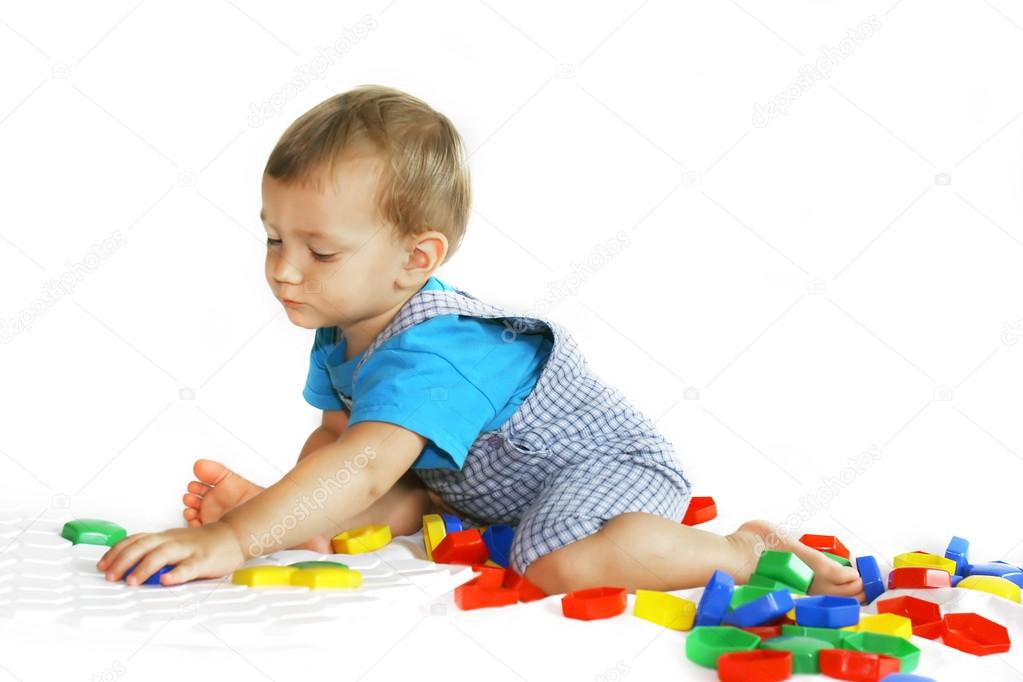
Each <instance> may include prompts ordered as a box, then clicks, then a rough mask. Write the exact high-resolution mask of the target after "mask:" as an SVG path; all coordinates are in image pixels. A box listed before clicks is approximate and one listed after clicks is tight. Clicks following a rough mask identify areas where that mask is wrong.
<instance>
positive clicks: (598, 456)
mask: <svg viewBox="0 0 1023 682" xmlns="http://www.w3.org/2000/svg"><path fill="white" fill-rule="evenodd" d="M448 314H457V315H472V316H476V317H484V318H502V319H503V322H504V324H505V325H506V328H507V329H506V335H508V340H509V341H510V340H513V338H514V335H515V334H548V335H550V336H551V337H552V338H553V346H552V348H551V353H550V355H549V356H548V359H547V363H546V365H545V366H544V368H543V371H542V373H541V375H540V378H539V379H538V380H537V383H536V386H535V387H534V388H533V391H532V392H531V393H530V394H529V396H527V398H526V399H525V401H523V402H522V404H521V405H519V408H518V410H516V411H515V413H514V414H512V416H511V417H510V418H509V419H508V420H507V421H505V423H504V424H502V425H501V426H500V427H499V428H498V429H496V430H493V431H485V432H483V433H481V434H480V435H479V437H478V438H477V439H476V440H475V441H474V442H473V444H472V446H471V447H470V449H469V453H468V456H467V457H466V460H465V465H464V466H463V467H462V469H460V470H457V471H455V470H450V469H414V471H415V472H416V474H417V475H418V476H419V478H420V480H422V481H423V483H424V484H425V485H426V486H427V487H428V488H430V489H431V490H433V491H434V492H436V493H437V494H439V495H441V496H442V497H443V498H444V500H445V501H446V502H447V503H448V504H450V505H451V506H452V507H455V508H457V509H458V510H459V511H461V512H462V521H463V525H464V526H465V527H467V528H474V527H479V526H481V525H484V524H498V523H501V524H507V525H510V526H515V527H516V532H515V537H514V540H513V541H512V546H511V555H510V559H509V563H510V566H511V567H512V568H513V569H514V570H515V571H516V572H517V573H519V574H520V575H522V574H524V573H525V571H526V568H527V567H528V566H529V565H530V564H531V563H532V562H533V561H535V560H536V559H538V558H540V557H541V556H544V555H546V554H549V553H550V552H553V551H555V550H557V549H560V548H562V547H564V546H565V545H568V544H570V543H572V542H575V541H576V540H581V539H583V538H585V537H588V536H590V535H592V534H594V533H596V532H597V531H598V530H600V528H601V527H602V526H603V525H604V523H606V522H607V521H608V520H610V519H611V518H613V517H615V516H618V515H619V514H624V513H626V512H635V511H638V512H647V513H649V514H655V515H657V516H663V517H665V518H668V519H672V520H674V521H679V522H681V520H682V517H683V515H684V514H685V510H686V507H687V506H688V505H689V499H690V496H691V492H690V484H689V481H688V479H687V478H686V476H685V474H684V473H683V472H682V469H681V467H680V466H679V463H678V461H677V459H676V457H675V451H674V448H673V446H672V444H671V443H670V442H669V441H668V440H667V439H666V438H665V437H664V436H663V435H662V434H661V433H660V432H659V431H658V430H657V428H656V427H655V425H654V424H653V423H652V422H651V421H650V420H649V419H648V418H647V417H646V416H645V415H644V414H642V413H641V412H639V411H638V410H637V409H636V408H635V407H633V406H632V405H631V404H630V403H629V402H628V401H627V400H626V399H625V398H624V397H623V396H622V394H621V393H620V392H619V391H618V390H617V389H616V388H614V387H612V386H609V385H607V384H605V383H604V382H603V381H602V380H601V379H600V378H599V377H597V376H596V375H595V374H594V373H593V372H592V371H591V370H590V369H589V367H588V365H587V363H586V360H585V358H584V357H583V355H582V353H581V352H580V351H579V349H578V346H577V345H576V343H575V340H574V339H573V338H572V336H571V334H569V333H568V331H567V330H566V329H565V328H564V327H562V326H561V325H559V324H558V323H556V322H553V321H551V320H547V319H545V318H539V317H524V316H517V315H514V314H512V313H509V312H507V311H504V310H501V309H500V308H497V307H495V306H492V305H490V304H487V303H484V302H482V301H480V300H478V299H476V298H475V297H473V296H471V295H469V294H467V293H466V292H464V291H461V290H460V289H455V290H454V291H445V290H435V289H431V290H422V291H420V292H418V293H417V294H416V295H414V296H413V297H412V298H410V299H409V300H408V301H407V302H406V303H405V305H404V306H403V307H402V309H401V310H400V311H399V312H398V314H397V315H396V316H395V318H394V319H393V320H392V321H391V323H390V324H389V325H388V326H387V327H386V328H385V329H384V330H383V331H382V332H381V333H380V334H378V335H377V338H376V339H374V341H373V343H372V344H371V345H370V346H369V348H367V349H366V351H365V353H364V354H363V357H362V359H361V360H360V362H359V363H358V364H357V365H356V367H355V369H354V372H353V382H354V381H357V378H358V373H359V368H360V367H361V365H362V363H363V362H365V360H366V358H367V357H369V355H370V354H371V353H372V352H373V351H374V350H375V349H376V348H377V347H379V346H380V344H382V343H383V342H384V341H386V340H387V339H388V338H390V337H391V336H394V335H395V334H400V333H401V332H403V331H405V330H406V329H408V328H410V327H412V326H413V325H416V324H419V323H421V322H423V321H425V320H427V319H430V318H432V317H434V316H436V315H448Z"/></svg>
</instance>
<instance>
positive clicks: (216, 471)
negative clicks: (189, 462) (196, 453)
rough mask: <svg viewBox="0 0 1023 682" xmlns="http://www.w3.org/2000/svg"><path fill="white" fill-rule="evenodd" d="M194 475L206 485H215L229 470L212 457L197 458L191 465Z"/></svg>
mask: <svg viewBox="0 0 1023 682" xmlns="http://www.w3.org/2000/svg"><path fill="white" fill-rule="evenodd" d="M192 472H193V473H194V474H195V477H196V478H197V479H199V480H200V481H203V482H204V483H206V484H207V485H210V486H215V485H217V484H218V483H220V482H221V481H222V480H224V479H225V478H226V477H227V475H228V474H230V473H231V470H230V469H228V468H227V467H226V466H224V465H223V464H221V463H220V462H217V461H214V460H212V459H197V460H195V464H194V465H193V466H192Z"/></svg>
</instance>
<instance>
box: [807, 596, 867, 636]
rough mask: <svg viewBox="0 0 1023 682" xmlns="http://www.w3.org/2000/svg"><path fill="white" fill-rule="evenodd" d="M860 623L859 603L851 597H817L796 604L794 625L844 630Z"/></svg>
mask: <svg viewBox="0 0 1023 682" xmlns="http://www.w3.org/2000/svg"><path fill="white" fill-rule="evenodd" d="M859 622H860V602H859V601H857V600H856V599H854V598H853V597H834V596H831V595H819V596H816V597H804V598H802V599H800V600H799V601H797V602H796V623H798V624H799V625H801V626H803V627H812V628H844V627H847V626H849V625H856V624H857V623H859Z"/></svg>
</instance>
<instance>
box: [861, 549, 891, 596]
mask: <svg viewBox="0 0 1023 682" xmlns="http://www.w3.org/2000/svg"><path fill="white" fill-rule="evenodd" d="M856 570H857V571H858V572H859V574H860V579H861V580H863V593H864V595H866V598H867V603H868V604H869V603H870V602H872V601H874V600H875V599H877V598H878V597H880V596H881V594H882V593H884V589H885V587H884V581H883V580H882V579H881V569H880V568H879V567H878V565H877V559H875V558H874V557H872V556H858V557H856Z"/></svg>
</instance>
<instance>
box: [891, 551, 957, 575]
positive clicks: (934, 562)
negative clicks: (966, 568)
mask: <svg viewBox="0 0 1023 682" xmlns="http://www.w3.org/2000/svg"><path fill="white" fill-rule="evenodd" d="M894 566H895V568H904V567H910V566H915V567H919V568H936V569H938V570H941V571H945V572H946V573H948V574H949V575H955V572H956V562H955V561H953V560H952V559H946V558H945V557H943V556H938V555H937V554H928V553H926V552H906V553H905V554H897V555H895V563H894Z"/></svg>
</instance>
